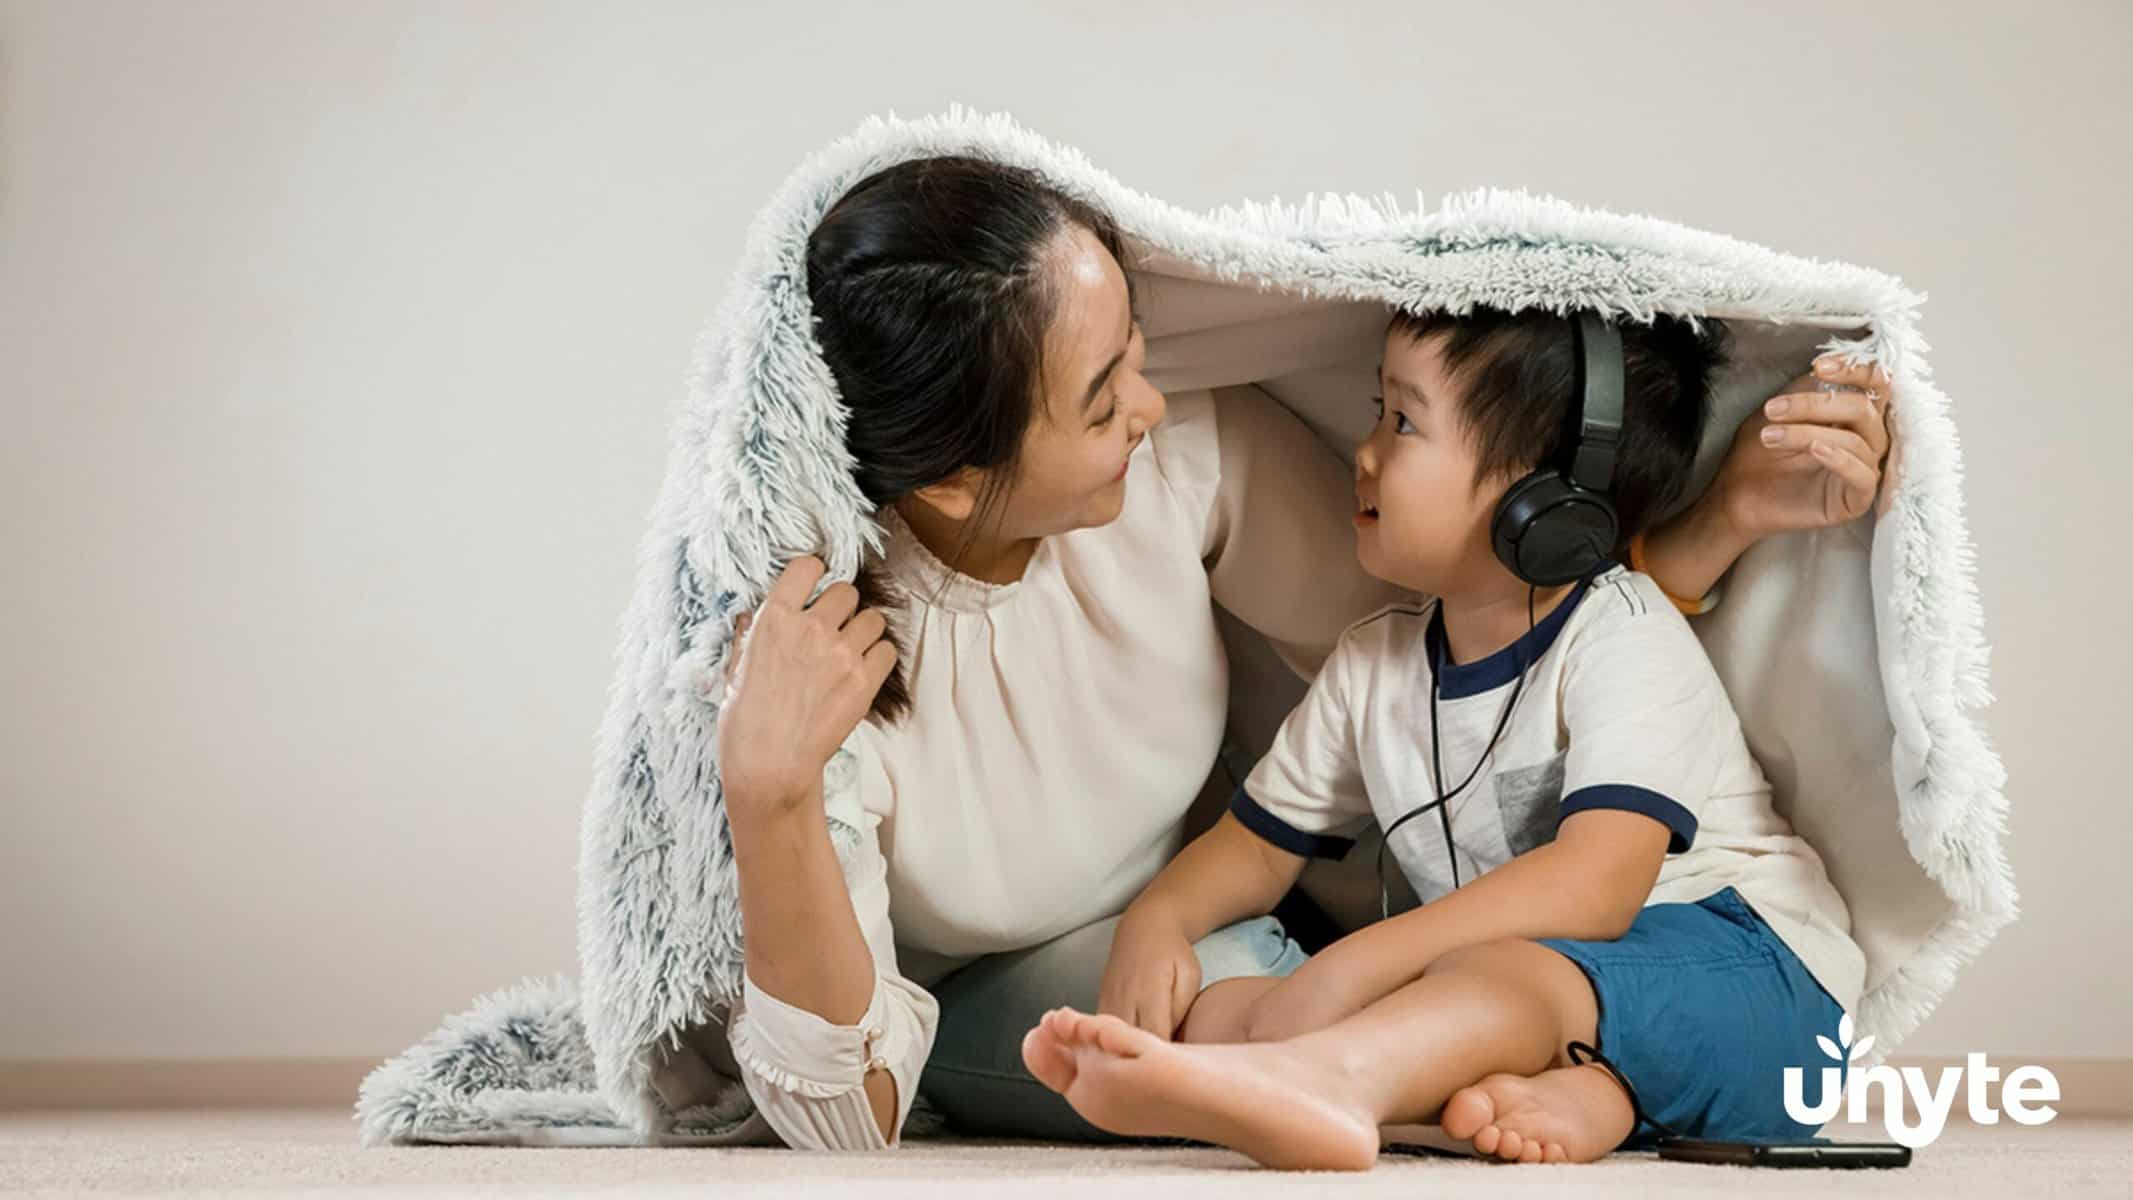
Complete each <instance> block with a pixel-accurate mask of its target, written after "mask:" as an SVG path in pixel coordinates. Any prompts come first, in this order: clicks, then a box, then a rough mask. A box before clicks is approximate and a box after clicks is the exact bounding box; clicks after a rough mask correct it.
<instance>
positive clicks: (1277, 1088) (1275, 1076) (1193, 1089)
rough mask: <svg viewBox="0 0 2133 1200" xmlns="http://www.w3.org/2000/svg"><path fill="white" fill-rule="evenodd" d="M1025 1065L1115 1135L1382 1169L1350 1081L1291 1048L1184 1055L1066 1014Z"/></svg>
mask: <svg viewBox="0 0 2133 1200" xmlns="http://www.w3.org/2000/svg"><path fill="white" fill-rule="evenodd" d="M1061 1051H1064V1052H1065V1053H1066V1054H1067V1055H1068V1056H1070V1058H1067V1059H1062V1057H1061V1056H1060V1052H1061ZM1022 1057H1023V1061H1024V1062H1025V1063H1026V1064H1027V1065H1028V1066H1029V1069H1030V1072H1031V1073H1032V1074H1034V1075H1035V1076H1036V1077H1037V1078H1038V1079H1040V1080H1042V1081H1043V1082H1044V1083H1045V1085H1046V1086H1048V1087H1050V1088H1052V1089H1053V1090H1054V1091H1057V1092H1059V1093H1060V1094H1061V1095H1063V1096H1065V1097H1066V1098H1067V1103H1069V1104H1072V1105H1073V1106H1074V1111H1076V1112H1078V1113H1080V1114H1081V1115H1082V1116H1083V1117H1085V1118H1087V1119H1088V1120H1089V1122H1090V1123H1091V1124H1094V1125H1096V1126H1098V1127H1100V1128H1103V1129H1108V1130H1110V1131H1112V1132H1113V1133H1125V1134H1138V1135H1143V1136H1158V1137H1183V1138H1191V1139H1193V1140H1194V1141H1200V1142H1213V1143H1215V1144H1216V1145H1221V1146H1228V1147H1230V1148H1231V1149H1233V1150H1241V1151H1243V1152H1244V1153H1246V1154H1249V1155H1251V1156H1252V1157H1253V1158H1254V1159H1257V1160H1258V1161H1259V1162H1261V1163H1264V1164H1265V1165H1267V1166H1270V1167H1282V1168H1285V1169H1289V1170H1342V1171H1362V1170H1367V1169H1369V1167H1370V1166H1371V1164H1373V1163H1375V1162H1376V1161H1377V1157H1378V1128H1377V1121H1376V1120H1375V1119H1374V1118H1373V1117H1372V1116H1371V1114H1370V1113H1369V1112H1368V1111H1367V1110H1365V1109H1364V1108H1363V1107H1362V1106H1361V1105H1360V1104H1359V1103H1358V1101H1357V1100H1356V1098H1355V1095H1354V1092H1353V1091H1352V1089H1351V1087H1350V1084H1349V1081H1348V1080H1347V1079H1346V1078H1345V1077H1344V1076H1343V1075H1342V1074H1341V1073H1340V1072H1339V1071H1338V1070H1337V1069H1335V1068H1333V1067H1329V1066H1327V1065H1324V1064H1320V1063H1315V1062H1311V1061H1309V1060H1308V1059H1306V1058H1305V1057H1304V1056H1302V1055H1300V1054H1298V1053H1296V1052H1295V1051H1294V1050H1292V1049H1290V1048H1289V1047H1287V1046H1284V1045H1279V1044H1274V1045H1246V1046H1189V1045H1178V1044H1175V1043H1172V1042H1166V1041H1164V1040H1163V1039H1161V1038H1159V1037H1157V1036H1155V1035H1154V1034H1152V1033H1149V1032H1147V1031H1146V1030H1143V1029H1136V1028H1134V1027H1133V1026H1131V1025H1128V1024H1126V1023H1125V1022H1124V1021H1122V1020H1119V1019H1118V1018H1117V1017H1109V1016H1090V1015H1088V1014H1087V1013H1080V1012H1076V1011H1074V1010H1073V1009H1071V1008H1062V1009H1054V1010H1053V1011H1051V1012H1049V1013H1046V1014H1045V1015H1044V1020H1043V1021H1042V1022H1041V1023H1040V1024H1039V1025H1038V1026H1037V1028H1036V1029H1033V1030H1031V1031H1030V1033H1029V1036H1028V1037H1026V1038H1024V1039H1023V1042H1022ZM1068 1062H1070V1063H1071V1066H1070V1067H1069V1066H1067V1065H1066V1064H1067V1063H1068Z"/></svg>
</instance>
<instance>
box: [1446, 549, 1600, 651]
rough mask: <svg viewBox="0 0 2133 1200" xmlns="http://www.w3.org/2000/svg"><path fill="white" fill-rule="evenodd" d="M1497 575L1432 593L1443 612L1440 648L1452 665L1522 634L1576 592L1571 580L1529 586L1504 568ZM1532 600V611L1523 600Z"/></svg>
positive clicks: (1544, 618)
mask: <svg viewBox="0 0 2133 1200" xmlns="http://www.w3.org/2000/svg"><path fill="white" fill-rule="evenodd" d="M1497 574H1499V575H1501V578H1500V579H1494V580H1491V581H1490V582H1489V583H1487V584H1484V585H1481V586H1479V587H1476V588H1473V589H1470V590H1466V591H1462V592H1460V593H1458V594H1456V595H1453V594H1450V593H1447V594H1444V595H1440V596H1439V597H1437V601H1438V603H1439V604H1440V605H1441V606H1442V607H1441V611H1442V612H1443V614H1444V645H1445V652H1446V653H1447V654H1449V655H1450V656H1451V661H1452V662H1453V663H1455V664H1458V663H1470V662H1478V661H1480V660H1481V659H1484V658H1487V657H1488V656H1489V655H1491V654H1494V653H1496V652H1497V651H1498V650H1501V649H1503V648H1504V647H1505V646H1508V645H1510V644H1511V643H1513V642H1515V641H1517V640H1518V639H1519V638H1521V637H1524V636H1525V633H1526V631H1527V630H1528V629H1531V628H1532V627H1533V626H1534V625H1537V624H1539V623H1540V622H1542V621H1545V620H1547V619H1548V614H1549V613H1552V612H1554V611H1555V609H1556V607H1557V606H1558V605H1560V604H1562V602H1563V601H1565V600H1567V599H1569V597H1570V593H1571V592H1572V591H1574V590H1576V587H1577V585H1576V584H1570V583H1565V584H1559V585H1557V586H1555V587H1544V588H1538V589H1535V588H1532V587H1530V586H1529V585H1527V584H1526V583H1524V582H1522V581H1521V580H1519V579H1517V578H1515V577H1514V576H1512V575H1511V574H1510V573H1509V572H1502V571H1500V572H1497ZM1529 595H1530V596H1531V598H1532V615H1531V617H1530V618H1529V617H1528V616H1527V608H1526V601H1527V598H1528V596H1529Z"/></svg>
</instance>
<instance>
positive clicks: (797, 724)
mask: <svg viewBox="0 0 2133 1200" xmlns="http://www.w3.org/2000/svg"><path fill="white" fill-rule="evenodd" d="M827 569H828V568H826V567H825V566H824V565H823V563H822V560H821V559H818V558H815V557H813V556H808V557H804V558H796V559H794V560H793V561H792V562H791V563H789V564H787V565H786V567H785V570H784V572H783V573H782V574H780V575H779V576H778V581H777V582H776V583H775V584H773V585H771V588H770V594H769V595H768V596H766V597H764V600H763V606H762V607H761V608H760V609H758V610H756V611H755V612H754V613H752V614H748V615H744V616H743V617H741V619H740V622H739V623H738V624H737V625H736V626H735V631H734V632H735V637H736V639H737V648H736V650H735V651H734V652H733V654H732V658H731V660H730V661H729V666H728V671H729V683H728V687H727V692H726V701H725V704H724V706H723V708H722V709H721V710H720V713H719V723H718V766H719V777H720V781H721V783H722V784H723V786H724V790H725V794H726V797H727V805H728V809H729V811H732V812H735V815H740V812H739V811H738V810H747V809H752V810H756V811H762V810H781V809H790V808H794V807H797V806H799V805H801V804H803V803H805V802H806V800H807V799H809V798H810V797H815V796H818V795H819V794H820V792H821V788H822V769H823V767H825V766H826V765H828V763H829V760H830V756H831V755H832V754H835V753H836V752H837V748H838V747H839V746H841V745H843V744H844V740H845V739H846V738H848V737H850V736H851V733H852V730H853V729H854V728H855V727H857V726H858V724H859V722H860V720H861V719H863V718H864V717H865V716H866V714H867V710H868V708H869V706H871V705H872V704H873V702H874V693H876V692H878V691H880V690H881V685H882V683H883V682H884V681H885V680H887V679H888V677H889V672H890V671H891V670H892V669H893V668H894V667H895V666H896V647H895V645H894V644H893V643H891V642H889V641H887V640H885V635H886V634H887V632H888V621H887V620H886V619H885V618H883V616H882V615H881V613H880V612H879V611H878V610H876V609H871V608H869V609H862V608H860V607H859V589H858V588H855V587H853V586H852V585H851V584H849V583H834V584H831V585H830V586H829V587H828V588H826V589H824V591H823V593H822V595H820V596H819V597H816V599H815V601H814V603H812V604H809V603H808V602H807V597H808V595H809V594H810V593H812V592H813V591H814V588H815V584H816V583H818V582H820V580H821V579H822V576H823V574H824V573H825V572H826V571H827Z"/></svg>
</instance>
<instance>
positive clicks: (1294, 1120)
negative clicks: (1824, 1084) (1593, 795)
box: [1023, 941, 1634, 1170]
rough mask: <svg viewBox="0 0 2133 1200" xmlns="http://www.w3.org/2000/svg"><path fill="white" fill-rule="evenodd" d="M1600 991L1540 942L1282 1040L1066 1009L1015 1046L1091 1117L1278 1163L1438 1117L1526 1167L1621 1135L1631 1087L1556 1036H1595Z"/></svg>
mask: <svg viewBox="0 0 2133 1200" xmlns="http://www.w3.org/2000/svg"><path fill="white" fill-rule="evenodd" d="M1597 1021H1598V1002H1597V1001H1596V1000H1595V998H1594V996H1593V992H1592V985H1591V984H1590V983H1589V982H1588V981H1587V980H1586V978H1585V974H1584V972H1583V971H1582V970H1580V969H1579V968H1578V967H1577V965H1576V964H1574V963H1572V962H1571V961H1570V960H1569V959H1567V958H1564V957H1563V956H1562V955H1560V954H1558V953H1556V952H1555V951H1553V950H1551V949H1548V948H1547V947H1545V946H1541V945H1538V944H1536V943H1534V942H1529V941H1503V942H1493V943H1489V944H1487V945H1482V946H1474V947H1470V948H1468V949H1465V950H1461V951H1456V952H1454V953H1451V954H1447V955H1445V956H1443V957H1441V958H1439V959H1438V960H1437V961H1435V962H1433V963H1432V964H1431V965H1430V967H1429V968H1428V970H1426V971H1424V972H1423V974H1422V977H1421V978H1419V979H1417V980H1415V981H1414V982H1413V983H1410V984H1408V985H1407V986H1405V987H1403V988H1400V989H1399V990H1397V991H1395V992H1393V993H1392V994H1391V995H1389V996H1386V997H1385V998H1384V999H1382V1000H1379V1001H1378V1002H1376V1003H1374V1004H1372V1005H1370V1006H1369V1007H1368V1008H1365V1009H1364V1010H1363V1011H1362V1012H1360V1013H1357V1014H1356V1015H1354V1016H1352V1017H1349V1018H1347V1019H1346V1020H1343V1021H1341V1022H1339V1023H1337V1024H1335V1025H1332V1026H1330V1027H1328V1028H1326V1029H1322V1030H1318V1031H1315V1032H1312V1033H1307V1034H1304V1035H1301V1036H1299V1037H1295V1038H1291V1039H1289V1040H1287V1041H1282V1042H1267V1043H1255V1044H1246V1045H1181V1044H1175V1043H1171V1042H1166V1041H1164V1040H1162V1039H1161V1038H1158V1037H1156V1036H1155V1035H1153V1034H1150V1033H1147V1032H1145V1031H1143V1030H1139V1029H1135V1028H1134V1027H1132V1026H1131V1025H1128V1024H1126V1023H1125V1022H1124V1021H1121V1020H1119V1019H1117V1018H1115V1017H1104V1016H1090V1015H1087V1014H1084V1013H1078V1012H1075V1011H1073V1010H1071V1009H1059V1010H1056V1011H1054V1012H1052V1013H1049V1014H1047V1015H1046V1016H1045V1018H1044V1020H1043V1022H1042V1023H1040V1024H1039V1025H1038V1027H1037V1028H1035V1029H1032V1030H1031V1031H1030V1032H1029V1035H1028V1037H1027V1038H1025V1039H1024V1042H1023V1058H1024V1060H1025V1061H1026V1063H1027V1064H1028V1066H1029V1068H1030V1071H1031V1072H1032V1073H1033V1074H1035V1075H1036V1077H1037V1078H1038V1079H1040V1080H1042V1081H1043V1082H1044V1083H1045V1084H1046V1086H1048V1087H1050V1088H1052V1089H1053V1090H1054V1091H1057V1092H1059V1093H1060V1094H1062V1095H1064V1096H1065V1097H1066V1098H1067V1101H1068V1102H1069V1103H1070V1104H1072V1105H1073V1106H1074V1108H1075V1109H1076V1110H1077V1111H1079V1112H1080V1113H1081V1115H1082V1116H1084V1117H1086V1118H1088V1120H1089V1121H1091V1122H1092V1123H1094V1124H1096V1125H1098V1126H1101V1127H1103V1128H1105V1129H1110V1130H1113V1131H1115V1132H1119V1133H1126V1134H1142V1135H1157V1136H1171V1137H1186V1138H1192V1139H1194V1140H1197V1141H1204V1142H1213V1143H1216V1144H1218V1145H1224V1146H1228V1147H1231V1148H1232V1149H1236V1150H1240V1151H1243V1152H1244V1153H1246V1154H1249V1155H1251V1156H1252V1157H1253V1158H1255V1159H1257V1160H1258V1161H1260V1162H1262V1163H1264V1164H1266V1165H1268V1166H1273V1167H1285V1168H1292V1169H1347V1170H1362V1169H1365V1168H1367V1167H1369V1166H1370V1165H1371V1164H1372V1163H1373V1162H1375V1161H1376V1159H1377V1153H1378V1127H1379V1126H1381V1125H1395V1124H1416V1123H1426V1124H1438V1125H1441V1126H1442V1127H1443V1129H1444V1131H1445V1132H1446V1133H1447V1134H1449V1135H1450V1136H1452V1137H1455V1138H1458V1139H1460V1140H1462V1141H1470V1142H1471V1143H1472V1144H1473V1146H1474V1148H1475V1149H1477V1150H1479V1151H1481V1152H1482V1153H1484V1154H1492V1155H1495V1156H1497V1157H1499V1158H1503V1159H1506V1160H1509V1161H1516V1162H1573V1161H1587V1160H1590V1159H1595V1158H1599V1157H1601V1156H1602V1155H1605V1154H1606V1153H1608V1152H1609V1151H1611V1150H1613V1149H1614V1148H1615V1147H1616V1146H1617V1145H1619V1144H1620V1143H1621V1142H1622V1140H1623V1139H1624V1138H1626V1137H1628V1136H1629V1134H1630V1132H1631V1126H1632V1124H1633V1121H1634V1117H1633V1116H1632V1114H1631V1110H1630V1104H1629V1098H1628V1096H1627V1095H1625V1094H1624V1093H1623V1091H1622V1089H1621V1088H1620V1087H1619V1086H1618V1085H1616V1084H1615V1082H1614V1081H1613V1079H1612V1078H1610V1077H1609V1076H1608V1075H1607V1074H1606V1073H1605V1072H1604V1071H1603V1070H1602V1069H1601V1068H1599V1067H1597V1066H1591V1065H1587V1066H1582V1067H1579V1066H1571V1065H1569V1060H1568V1059H1567V1057H1565V1056H1564V1054H1563V1048H1564V1047H1565V1046H1566V1045H1567V1044H1568V1043H1569V1042H1572V1041H1583V1042H1587V1043H1591V1042H1593V1041H1594V1040H1595V1036H1594V1030H1595V1026H1596V1024H1597Z"/></svg>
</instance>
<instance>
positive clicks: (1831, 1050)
mask: <svg viewBox="0 0 2133 1200" xmlns="http://www.w3.org/2000/svg"><path fill="white" fill-rule="evenodd" d="M1815 1041H1816V1042H1817V1043H1819V1044H1820V1045H1821V1047H1822V1053H1824V1054H1827V1055H1829V1056H1830V1057H1831V1058H1834V1059H1836V1060H1837V1061H1838V1062H1843V1061H1844V1051H1842V1050H1840V1049H1838V1048H1837V1043H1835V1042H1832V1041H1830V1040H1829V1039H1828V1038H1826V1037H1823V1036H1822V1035H1821V1034H1819V1033H1818V1034H1816V1035H1815Z"/></svg>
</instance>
